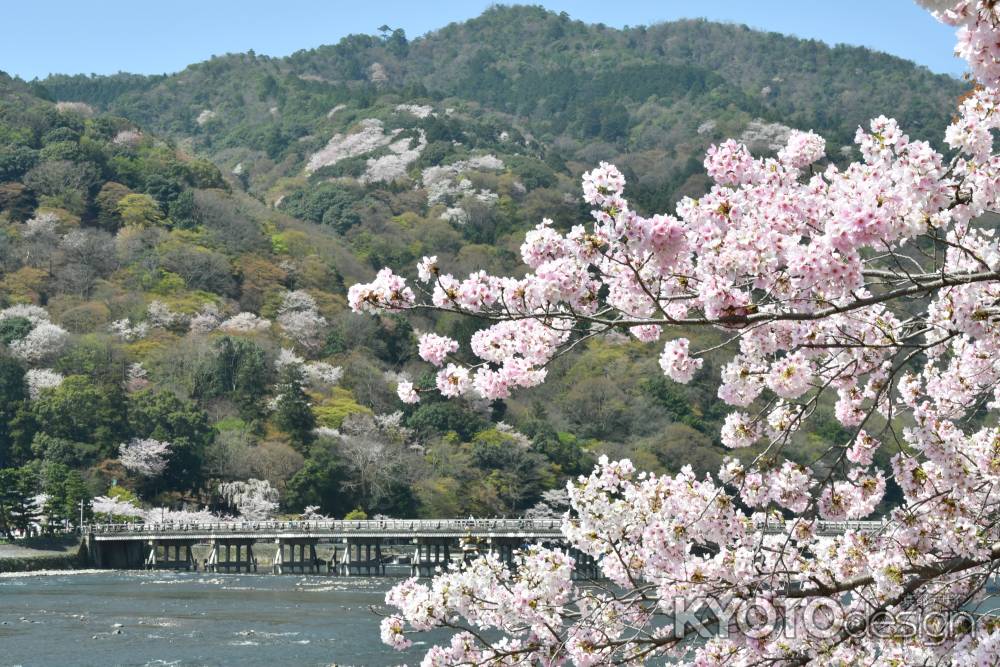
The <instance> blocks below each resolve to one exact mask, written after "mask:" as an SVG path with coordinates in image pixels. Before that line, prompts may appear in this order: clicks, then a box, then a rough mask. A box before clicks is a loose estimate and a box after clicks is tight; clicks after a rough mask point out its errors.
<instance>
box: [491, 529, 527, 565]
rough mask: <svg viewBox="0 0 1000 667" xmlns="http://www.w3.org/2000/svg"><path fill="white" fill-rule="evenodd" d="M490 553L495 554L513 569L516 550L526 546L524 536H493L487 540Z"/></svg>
mask: <svg viewBox="0 0 1000 667" xmlns="http://www.w3.org/2000/svg"><path fill="white" fill-rule="evenodd" d="M487 545H488V548H487V551H488V553H491V554H495V555H496V556H497V557H498V558H499V559H500V560H501V562H504V563H506V564H507V565H508V566H510V567H511V568H512V569H513V567H514V552H515V551H518V550H519V549H521V547H523V546H524V538H522V537H491V538H490V539H489V540H488V542H487Z"/></svg>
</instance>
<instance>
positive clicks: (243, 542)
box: [206, 537, 257, 572]
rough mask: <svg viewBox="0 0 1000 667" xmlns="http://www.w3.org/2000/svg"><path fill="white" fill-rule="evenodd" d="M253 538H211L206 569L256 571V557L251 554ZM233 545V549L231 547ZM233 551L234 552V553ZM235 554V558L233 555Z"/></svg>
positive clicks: (215, 570) (210, 570) (213, 570)
mask: <svg viewBox="0 0 1000 667" xmlns="http://www.w3.org/2000/svg"><path fill="white" fill-rule="evenodd" d="M254 541H255V540H254V539H253V538H252V537H251V538H235V539H215V540H212V551H211V553H210V554H209V556H208V563H207V565H206V569H207V570H208V571H209V572H231V571H232V569H233V568H235V569H236V571H237V572H241V571H243V572H256V571H257V559H256V558H254V555H253V543H254ZM234 547H235V549H233V548H234ZM234 552H235V553H234ZM234 555H235V558H233V556H234Z"/></svg>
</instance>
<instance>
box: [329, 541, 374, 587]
mask: <svg viewBox="0 0 1000 667" xmlns="http://www.w3.org/2000/svg"><path fill="white" fill-rule="evenodd" d="M346 542H347V545H346V548H345V549H344V556H343V558H341V559H340V562H339V563H337V566H336V567H337V574H340V575H341V576H345V577H350V576H352V575H353V576H362V575H363V576H366V577H373V576H383V577H384V576H385V563H384V562H383V561H382V538H381V537H359V538H348V539H347V540H346Z"/></svg>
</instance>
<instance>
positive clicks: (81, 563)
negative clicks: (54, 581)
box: [0, 535, 86, 572]
mask: <svg viewBox="0 0 1000 667" xmlns="http://www.w3.org/2000/svg"><path fill="white" fill-rule="evenodd" d="M80 546H81V545H80V538H78V537H76V536H75V535H70V536H59V537H36V538H29V539H25V540H15V541H13V542H0V572H34V571H36V570H73V569H77V568H80V567H85V566H86V559H85V558H84V555H83V554H82V553H81V549H80Z"/></svg>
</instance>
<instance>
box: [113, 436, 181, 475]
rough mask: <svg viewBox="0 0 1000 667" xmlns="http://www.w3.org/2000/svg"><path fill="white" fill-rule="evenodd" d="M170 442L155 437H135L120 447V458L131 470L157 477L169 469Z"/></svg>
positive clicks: (127, 468)
mask: <svg viewBox="0 0 1000 667" xmlns="http://www.w3.org/2000/svg"><path fill="white" fill-rule="evenodd" d="M169 458H170V443H169V442H163V441H161V440H155V439H153V438H133V439H132V440H130V441H129V442H126V443H122V444H121V445H120V446H119V447H118V460H119V461H121V464H122V465H123V466H124V467H125V469H126V470H128V471H129V472H134V473H136V474H138V475H142V476H143V477H156V476H157V475H160V474H161V473H163V471H164V470H166V469H167V462H168V460H169Z"/></svg>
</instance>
